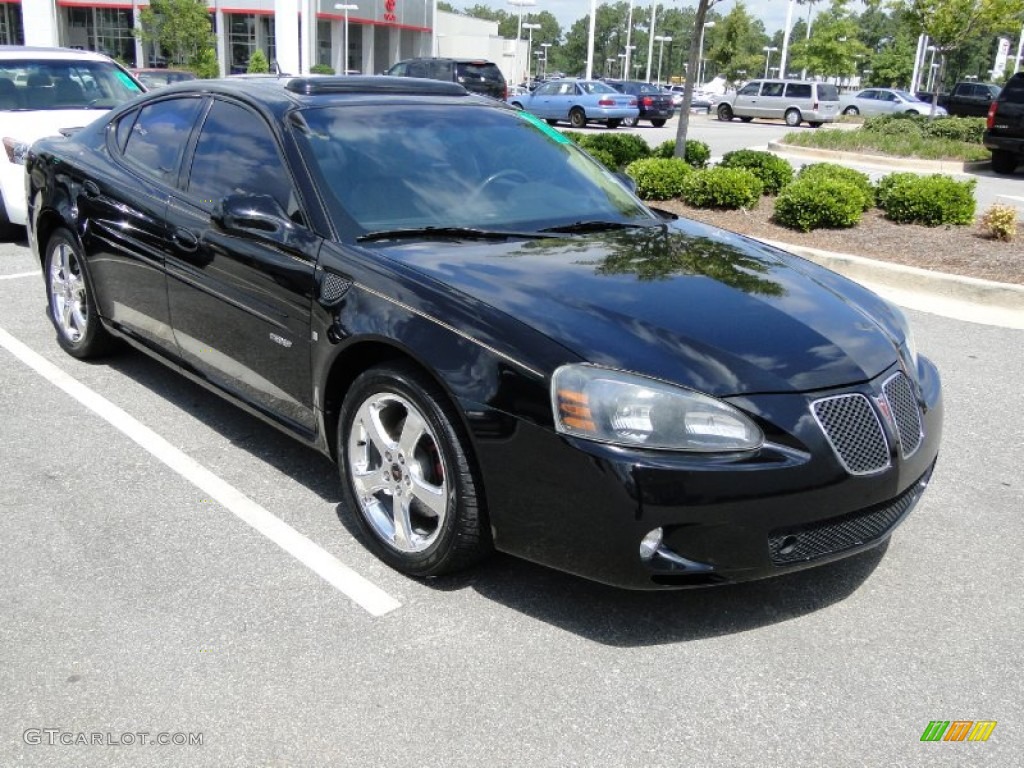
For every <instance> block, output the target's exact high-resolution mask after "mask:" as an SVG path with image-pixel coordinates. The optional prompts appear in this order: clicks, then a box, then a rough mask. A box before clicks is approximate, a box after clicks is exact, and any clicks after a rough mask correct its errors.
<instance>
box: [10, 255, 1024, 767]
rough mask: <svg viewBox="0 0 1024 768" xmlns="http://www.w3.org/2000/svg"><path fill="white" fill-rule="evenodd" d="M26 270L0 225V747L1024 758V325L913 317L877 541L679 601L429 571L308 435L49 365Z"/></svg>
mask: <svg viewBox="0 0 1024 768" xmlns="http://www.w3.org/2000/svg"><path fill="white" fill-rule="evenodd" d="M35 270H36V265H35V264H34V263H33V261H32V258H31V256H30V254H29V252H28V249H27V248H26V247H25V245H24V243H20V244H18V243H16V244H0V371H2V374H0V375H2V386H0V419H2V424H3V425H4V426H3V439H2V441H0V446H2V448H0V450H2V453H0V457H2V459H0V467H2V469H3V481H2V483H0V509H2V510H3V513H4V519H5V522H6V526H5V532H4V533H5V535H4V536H3V537H2V543H0V605H2V606H3V611H2V617H3V620H2V622H0V690H3V691H4V693H5V696H4V697H3V701H2V704H0V720H2V722H3V723H4V726H3V729H2V732H0V765H4V766H8V765H10V766H14V765H24V766H76V767H78V766H99V765H103V766H107V765H117V766H148V765H158V766H162V765H173V766H181V765H190V766H315V765H334V766H337V765H352V766H368V765H393V766H463V765H464V766H479V765H502V766H504V765H509V766H513V765H523V764H531V765H535V766H548V765H551V766H556V765H557V766H566V765H571V766H575V765H579V766H599V765H607V766H614V765H626V764H630V765H644V766H662V765H664V766H683V765H706V766H710V765H723V766H740V765H742V766H761V765H765V766H767V765H773V766H774V765H787V766H822V765H829V766H846V765H851V766H853V765H857V766H860V765H890V766H920V765H958V766H973V765H978V766H1015V765H1021V764H1024V746H1022V745H1024V726H1022V720H1024V684H1022V677H1021V673H1020V670H1021V669H1022V668H1024V644H1022V643H1021V640H1020V638H1021V635H1022V630H1024V611H1022V608H1021V605H1022V603H1021V599H1020V595H1021V593H1022V591H1024V566H1022V559H1021V557H1020V552H1021V551H1022V550H1024V529H1022V526H1021V524H1020V512H1021V509H1024V473H1022V471H1021V466H1022V463H1024V448H1022V446H1024V392H1022V390H1021V388H1020V386H1019V383H1020V381H1021V379H1022V378H1024V360H1022V357H1021V355H1020V354H1019V350H1020V349H1021V348H1022V345H1024V331H1012V330H1007V329H1003V328H998V327H991V326H981V325H974V324H971V323H966V322H959V321H955V320H949V319H945V318H939V317H935V316H932V315H928V314H925V313H919V312H912V313H910V316H911V320H912V322H913V323H914V326H915V330H916V334H917V340H918V346H919V347H920V349H921V350H922V352H923V353H925V354H927V355H929V356H931V357H932V358H933V359H934V360H935V361H936V363H937V364H938V365H939V368H940V370H941V371H942V373H943V376H944V384H945V392H946V398H947V403H946V414H947V415H946V433H945V436H944V442H943V451H942V454H941V455H940V459H939V466H938V469H937V470H936V474H935V477H934V480H933V484H932V487H931V489H930V490H929V492H928V493H927V494H926V495H925V498H924V500H923V502H922V503H921V505H920V506H919V507H918V508H917V509H916V510H915V512H914V513H913V514H912V515H911V517H910V518H909V520H908V521H907V522H906V523H905V524H904V525H903V526H902V527H901V528H900V529H898V530H897V532H896V534H895V536H894V537H893V539H892V541H891V544H890V545H889V546H888V547H886V548H885V549H884V550H880V551H875V552H872V553H869V554H867V555H863V556H860V557H858V558H855V559H852V560H848V561H846V562H843V563H839V564H836V565H832V566H827V567H823V568H818V569H814V570H811V571H805V572H802V573H799V574H794V575H791V576H788V577H784V578H780V579H775V580H771V581H765V582H758V583H753V584H746V585H741V586H734V587H724V588H719V589H714V590H705V591H693V592H673V593H658V594H649V593H632V592H624V591H619V590H615V589H611V588H607V587H602V586H600V585H596V584H591V583H588V582H584V581H581V580H579V579H576V578H574V577H571V576H566V575H563V574H560V573H557V572H554V571H550V570H547V569H543V568H540V567H537V566H533V565H530V564H527V563H523V562H519V561H516V560H513V559H511V558H507V557H501V556H499V557H495V558H494V559H493V560H492V561H491V562H489V563H488V564H487V565H485V566H484V567H481V568H479V569H477V570H475V571H473V572H470V573H468V574H465V575H462V576H459V577H457V578H452V579H446V580H442V581H437V582H428V583H421V582H417V581H413V580H410V579H407V578H404V577H402V576H399V575H398V574H396V573H395V572H393V571H391V570H389V569H388V568H386V567H385V566H384V565H382V564H381V563H379V562H378V561H377V560H375V559H374V558H373V557H372V556H371V555H369V554H368V553H367V552H366V551H365V549H364V548H363V547H362V545H361V544H360V543H359V542H358V541H357V539H356V534H355V533H354V531H353V528H352V526H351V525H350V524H349V522H348V518H347V515H346V513H345V510H343V509H342V508H341V507H340V505H339V489H338V484H337V481H336V479H335V474H334V473H335V470H334V468H333V466H332V465H331V464H330V463H328V462H327V461H326V460H324V459H323V458H321V457H320V456H318V455H317V454H315V453H312V452H310V451H308V450H306V449H304V448H302V447H301V446H299V445H297V444H295V443H293V442H291V441H289V440H288V439H287V438H285V437H283V436H281V435H279V434H278V433H276V432H275V431H274V430H272V429H270V428H269V427H266V426H265V425H263V424H262V423H261V422H258V421H256V420H255V419H253V418H251V417H249V416H247V415H245V414H243V413H242V412H240V411H238V410H237V409H235V408H233V407H232V406H230V405H228V404H226V403H224V402H222V401H220V400H219V399H218V398H216V397H215V396H213V395H210V394H208V393H206V392H205V391H203V390H201V389H200V388H198V387H196V386H193V385H192V384H190V383H189V382H187V381H185V380H183V379H180V378H177V377H176V376H175V375H174V374H171V373H169V372H167V371H166V370H165V369H164V368H162V367H161V366H160V365H159V364H157V363H155V362H151V361H149V360H147V359H144V358H143V357H142V356H140V355H139V354H136V353H131V352H126V353H124V354H122V355H119V356H116V357H113V358H111V359H109V360H107V361H104V362H102V363H95V364H89V363H81V362H77V361H75V360H73V359H71V358H69V357H67V356H66V355H64V354H63V353H62V352H61V351H60V350H59V348H58V347H57V345H56V343H55V341H54V334H53V330H52V328H51V326H50V325H49V324H48V322H47V320H46V318H45V315H44V296H43V287H42V278H41V276H39V275H37V274H33V273H34V272H35ZM99 398H101V399H99ZM121 413H123V414H124V416H121V415H120V414H121ZM125 417H127V418H125ZM139 427H141V430H140V429H139ZM182 457H184V458H182ZM523 481H524V482H530V478H523ZM264 514H265V515H267V516H270V517H265V516H263V515H264ZM271 518H272V519H274V520H277V521H279V523H284V524H287V526H290V528H291V529H292V530H293V531H294V533H295V534H296V536H298V538H297V539H296V538H294V537H292V538H289V536H291V535H290V534H286V535H285V539H286V543H288V542H290V544H289V546H290V548H289V549H287V550H286V549H284V548H282V544H280V543H279V542H278V543H275V540H272V539H271V538H268V536H267V535H265V534H266V533H267V532H268V531H269V532H271V533H273V532H275V531H276V532H277V533H278V534H280V533H281V531H282V530H283V528H282V526H281V525H279V524H277V523H273V522H271ZM311 564H312V565H318V566H321V567H320V570H313V569H312V568H311ZM335 564H337V565H340V566H343V570H341V571H339V570H336V569H335ZM345 569H347V570H345ZM339 573H340V574H342V576H338V574H339ZM332 576H333V577H337V578H336V579H335V580H334V581H331V580H329V578H331V577H332ZM352 576H355V577H358V578H357V579H355V580H354V581H353V579H352V578H350V577H352ZM352 583H358V584H360V585H362V587H366V588H368V589H371V591H372V590H378V592H372V594H374V595H376V597H378V598H380V599H381V600H383V601H384V602H376V601H375V600H373V599H371V600H370V601H369V603H368V604H369V605H370V606H371V607H370V608H368V607H367V606H366V605H364V604H363V603H362V602H360V601H359V600H358V598H359V596H365V595H366V594H367V593H366V592H365V591H361V589H362V587H361V588H360V589H356V590H355V591H354V592H353V591H352V590H350V589H348V588H347V587H350V586H351V584H352ZM339 586H341V587H343V588H345V591H342V589H339ZM353 594H354V595H356V596H357V599H355V600H354V599H353V598H352V597H351V596H350V595H353ZM381 596H383V597H381ZM387 600H390V601H391V602H387ZM374 606H375V607H376V608H377V609H381V610H377V611H375V610H372V607H374ZM378 613H379V615H376V614H378ZM933 720H943V721H945V720H950V721H955V720H971V721H980V720H988V721H996V722H997V725H996V727H995V729H994V730H993V732H992V734H991V737H990V738H989V740H988V741H986V742H960V743H949V742H946V743H943V742H938V743H924V742H922V741H921V736H922V733H923V732H924V730H925V729H926V727H927V726H928V725H929V722H930V721H933ZM94 735H96V736H95V737H94ZM161 737H164V738H163V740H166V741H170V742H171V743H169V744H160V743H153V742H156V741H158V740H160V739H161ZM198 741H201V744H198V743H196V742H198ZM83 742H84V743H83ZM177 742H183V743H177ZM190 742H191V743H190Z"/></svg>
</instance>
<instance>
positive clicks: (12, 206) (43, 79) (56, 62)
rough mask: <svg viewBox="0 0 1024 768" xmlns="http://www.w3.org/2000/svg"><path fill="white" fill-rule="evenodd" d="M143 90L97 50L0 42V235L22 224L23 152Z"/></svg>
mask: <svg viewBox="0 0 1024 768" xmlns="http://www.w3.org/2000/svg"><path fill="white" fill-rule="evenodd" d="M144 90H145V88H143V87H142V86H141V85H140V84H139V83H138V81H136V80H135V79H134V78H133V77H132V76H131V75H130V74H129V73H128V71H127V70H125V69H123V68H122V67H121V66H120V65H119V64H117V63H116V62H114V61H112V60H110V59H108V58H107V57H106V56H102V55H100V54H98V53H91V52H89V51H77V50H72V49H70V48H33V47H26V46H8V45H3V46H0V134H2V135H3V136H2V137H3V145H4V150H5V151H4V152H3V154H2V155H0V238H8V237H10V234H11V233H10V229H11V226H12V225H24V224H25V223H26V221H27V218H26V212H25V168H24V163H25V155H26V153H27V152H28V148H29V145H31V143H32V142H33V141H35V140H36V139H38V138H40V137H42V136H52V135H54V134H57V133H59V132H60V131H61V130H69V129H71V128H78V127H81V126H83V125H86V124H87V123H90V122H92V121H93V120H94V119H95V118H96V117H98V116H99V115H101V114H103V113H104V112H106V111H107V110H108V109H110V108H111V107H115V106H117V105H119V104H121V103H123V102H125V101H127V100H128V99H130V98H132V97H134V96H137V95H139V94H140V93H142V92H143V91H144Z"/></svg>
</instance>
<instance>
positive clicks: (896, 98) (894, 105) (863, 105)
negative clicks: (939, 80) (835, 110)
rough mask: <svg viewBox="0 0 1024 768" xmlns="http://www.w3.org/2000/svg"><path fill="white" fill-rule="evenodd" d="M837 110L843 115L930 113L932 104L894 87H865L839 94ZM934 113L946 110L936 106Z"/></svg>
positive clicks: (943, 113)
mask: <svg viewBox="0 0 1024 768" xmlns="http://www.w3.org/2000/svg"><path fill="white" fill-rule="evenodd" d="M839 110H840V111H841V112H842V113H843V114H844V115H865V116H870V115H891V114H893V113H894V112H905V113H907V114H909V115H928V114H931V111H932V105H931V104H929V103H928V102H926V101H921V100H920V99H918V98H917V97H915V96H914V95H913V94H911V93H907V92H906V91H899V90H896V89H895V88H866V89H865V90H863V91H860V92H859V93H855V94H852V95H851V94H843V95H842V96H840V97H839ZM935 114H936V115H939V116H944V115H945V114H946V110H945V108H943V107H936V108H935Z"/></svg>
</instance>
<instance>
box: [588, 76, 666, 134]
mask: <svg viewBox="0 0 1024 768" xmlns="http://www.w3.org/2000/svg"><path fill="white" fill-rule="evenodd" d="M605 82H606V83H608V85H610V86H611V87H612V88H614V89H615V90H616V91H618V92H619V93H627V94H629V95H630V96H635V97H636V106H637V109H639V110H640V114H639V115H638V116H637V117H627V118H626V119H624V120H623V121H622V124H623V125H628V126H630V127H632V126H635V125H639V124H640V121H641V120H649V121H650V123H651V125H653V126H654V127H655V128H661V127H662V126H663V125H665V123H667V122H668V121H669V120H671V119H672V117H673V116H674V115H675V113H676V111H675V107H673V106H672V96H671V95H670V94H668V93H666V92H665V91H664V89H662V88H661V86H658V85H654V84H653V83H645V82H642V81H638V80H606V81H605Z"/></svg>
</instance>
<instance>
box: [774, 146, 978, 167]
mask: <svg viewBox="0 0 1024 768" xmlns="http://www.w3.org/2000/svg"><path fill="white" fill-rule="evenodd" d="M768 149H769V150H770V151H772V152H779V153H781V154H786V155H793V156H794V157H808V158H817V159H819V160H834V161H837V162H840V163H843V162H845V163H852V164H854V165H869V166H877V167H879V168H882V169H884V170H888V171H892V170H900V169H903V170H908V171H931V172H932V173H970V172H971V171H979V170H984V169H987V168H991V166H992V164H991V162H989V161H988V160H974V161H971V162H966V163H965V162H963V161H960V160H918V159H914V158H909V157H887V156H885V155H865V154H862V153H860V152H841V151H838V150H834V149H815V148H814V147H795V146H793V145H792V144H784V143H782V142H781V141H769V142H768Z"/></svg>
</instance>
